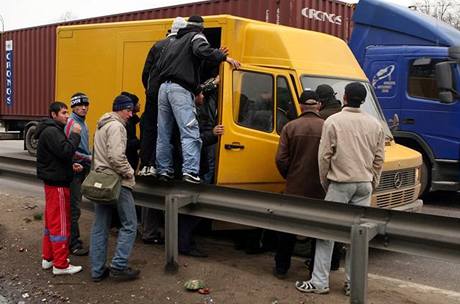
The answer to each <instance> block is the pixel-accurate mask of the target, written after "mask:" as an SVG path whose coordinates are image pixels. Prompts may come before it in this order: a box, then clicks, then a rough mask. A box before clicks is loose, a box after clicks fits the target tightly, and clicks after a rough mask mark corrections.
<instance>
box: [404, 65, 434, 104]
mask: <svg viewBox="0 0 460 304" xmlns="http://www.w3.org/2000/svg"><path fill="white" fill-rule="evenodd" d="M422 59H423V58H422ZM425 61H426V62H423V61H422V60H421V59H418V60H413V61H412V62H411V65H410V69H409V84H408V93H409V96H412V97H417V98H425V99H435V100H436V99H438V89H437V86H436V76H435V65H436V63H438V62H440V61H441V60H432V59H429V58H425Z"/></svg>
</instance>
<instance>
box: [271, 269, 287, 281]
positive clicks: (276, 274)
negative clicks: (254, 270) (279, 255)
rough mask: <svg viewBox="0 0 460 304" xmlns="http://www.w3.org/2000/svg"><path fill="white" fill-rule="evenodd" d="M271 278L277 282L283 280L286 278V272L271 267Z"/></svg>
mask: <svg viewBox="0 0 460 304" xmlns="http://www.w3.org/2000/svg"><path fill="white" fill-rule="evenodd" d="M273 276H274V277H275V278H277V279H278V280H284V279H286V278H287V271H279V270H277V269H276V267H273Z"/></svg>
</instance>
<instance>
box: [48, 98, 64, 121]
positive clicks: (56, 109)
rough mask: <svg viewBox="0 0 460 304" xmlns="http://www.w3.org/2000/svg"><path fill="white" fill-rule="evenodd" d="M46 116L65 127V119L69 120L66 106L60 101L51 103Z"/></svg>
mask: <svg viewBox="0 0 460 304" xmlns="http://www.w3.org/2000/svg"><path fill="white" fill-rule="evenodd" d="M48 114H49V116H50V118H52V119H53V120H55V121H56V122H58V123H60V124H62V125H65V124H66V123H67V119H69V111H68V109H67V105H66V104H65V103H63V102H60V101H55V102H52V103H51V104H50V105H49V108H48Z"/></svg>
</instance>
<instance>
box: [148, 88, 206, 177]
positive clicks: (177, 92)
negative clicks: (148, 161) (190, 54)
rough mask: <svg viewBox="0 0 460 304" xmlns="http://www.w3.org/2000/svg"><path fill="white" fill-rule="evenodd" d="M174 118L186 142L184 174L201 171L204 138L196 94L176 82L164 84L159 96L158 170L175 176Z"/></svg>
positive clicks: (183, 147) (184, 145)
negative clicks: (202, 137)
mask: <svg viewBox="0 0 460 304" xmlns="http://www.w3.org/2000/svg"><path fill="white" fill-rule="evenodd" d="M174 119H175V120H176V122H177V126H178V127H179V132H180V139H181V143H182V159H183V162H182V173H192V174H195V175H197V174H198V172H199V171H200V152H201V139H200V128H199V125H198V120H197V116H196V108H195V101H194V98H193V95H192V93H190V92H189V91H188V90H186V89H184V88H183V87H181V86H180V85H178V84H176V83H172V82H165V83H163V84H161V86H160V91H159V94H158V137H157V159H156V162H157V170H158V173H159V174H162V173H174V168H173V156H172V149H173V145H172V144H171V136H172V131H173V126H174Z"/></svg>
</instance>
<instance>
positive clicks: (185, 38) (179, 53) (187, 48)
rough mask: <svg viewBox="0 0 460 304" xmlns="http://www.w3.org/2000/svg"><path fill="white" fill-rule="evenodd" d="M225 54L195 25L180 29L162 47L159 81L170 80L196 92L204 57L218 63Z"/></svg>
mask: <svg viewBox="0 0 460 304" xmlns="http://www.w3.org/2000/svg"><path fill="white" fill-rule="evenodd" d="M226 58H227V56H225V55H224V53H222V52H221V51H220V50H219V49H214V48H212V47H211V45H210V44H209V42H208V40H207V39H206V37H205V36H204V34H203V33H201V29H200V28H197V27H193V26H192V27H190V26H187V27H186V28H183V29H180V30H179V32H178V33H177V36H176V39H175V40H172V41H171V42H170V43H169V45H168V46H167V47H166V48H165V49H164V51H163V55H162V56H161V59H160V62H159V70H160V82H161V83H163V82H165V81H171V82H174V83H177V84H179V85H180V86H182V87H183V88H184V89H186V90H188V91H190V92H191V93H193V94H196V93H197V92H198V89H199V85H200V83H201V81H200V65H201V62H202V61H203V60H205V59H208V60H210V61H213V62H217V63H220V62H222V61H225V60H226Z"/></svg>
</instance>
